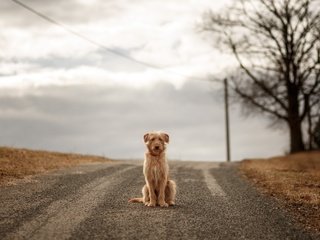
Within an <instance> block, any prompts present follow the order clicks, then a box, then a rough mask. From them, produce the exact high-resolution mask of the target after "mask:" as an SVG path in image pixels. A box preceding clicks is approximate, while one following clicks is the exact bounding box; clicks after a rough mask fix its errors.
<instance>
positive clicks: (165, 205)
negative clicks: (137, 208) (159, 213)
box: [159, 202, 169, 207]
mask: <svg viewBox="0 0 320 240" xmlns="http://www.w3.org/2000/svg"><path fill="white" fill-rule="evenodd" d="M159 205H160V207H169V205H168V203H166V202H163V203H160V204H159Z"/></svg>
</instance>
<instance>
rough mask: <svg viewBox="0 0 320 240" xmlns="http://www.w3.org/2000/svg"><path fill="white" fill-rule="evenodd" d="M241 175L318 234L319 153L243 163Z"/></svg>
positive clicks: (319, 227)
mask: <svg viewBox="0 0 320 240" xmlns="http://www.w3.org/2000/svg"><path fill="white" fill-rule="evenodd" d="M240 170H241V171H242V173H243V174H244V175H245V176H246V177H247V178H248V179H249V180H250V181H252V182H253V183H254V184H255V185H256V186H257V187H258V188H259V189H260V190H261V191H263V192H265V193H267V194H269V195H271V196H273V197H275V198H277V199H278V200H280V201H281V202H282V203H284V205H285V206H286V207H287V208H288V209H289V210H290V211H291V212H292V213H293V214H294V216H296V219H297V220H298V221H299V222H300V223H302V224H303V225H304V226H305V227H306V228H307V229H312V230H316V231H317V232H318V233H319V232H320V152H319V151H318V152H309V153H297V154H292V155H289V156H283V157H274V158H270V159H250V160H243V161H242V162H241V164H240Z"/></svg>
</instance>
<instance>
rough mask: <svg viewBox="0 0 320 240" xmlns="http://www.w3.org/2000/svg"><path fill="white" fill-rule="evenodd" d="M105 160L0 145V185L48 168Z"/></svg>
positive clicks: (102, 159)
mask: <svg viewBox="0 0 320 240" xmlns="http://www.w3.org/2000/svg"><path fill="white" fill-rule="evenodd" d="M106 161H110V160H109V159H107V158H104V157H98V156H89V155H80V154H68V153H57V152H48V151H35V150H28V149H18V148H9V147H0V185H3V184H8V183H14V182H15V181H16V180H17V179H25V178H27V177H28V176H30V175H33V174H39V173H44V172H46V171H49V170H54V169H59V168H65V167H71V166H75V165H77V164H81V163H92V162H106Z"/></svg>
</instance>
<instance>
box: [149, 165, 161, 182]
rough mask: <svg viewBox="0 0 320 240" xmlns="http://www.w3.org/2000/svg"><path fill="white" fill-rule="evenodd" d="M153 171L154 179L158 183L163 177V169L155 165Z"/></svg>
mask: <svg viewBox="0 0 320 240" xmlns="http://www.w3.org/2000/svg"><path fill="white" fill-rule="evenodd" d="M151 172H152V175H153V179H154V181H155V183H156V184H157V183H158V182H159V180H160V178H161V169H160V168H159V167H158V166H153V167H152V170H151Z"/></svg>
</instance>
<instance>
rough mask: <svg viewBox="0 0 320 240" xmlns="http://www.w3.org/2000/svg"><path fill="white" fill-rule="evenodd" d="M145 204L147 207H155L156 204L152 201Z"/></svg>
mask: <svg viewBox="0 0 320 240" xmlns="http://www.w3.org/2000/svg"><path fill="white" fill-rule="evenodd" d="M147 206H148V207H155V206H156V204H155V203H153V202H149V203H148V204H147Z"/></svg>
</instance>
